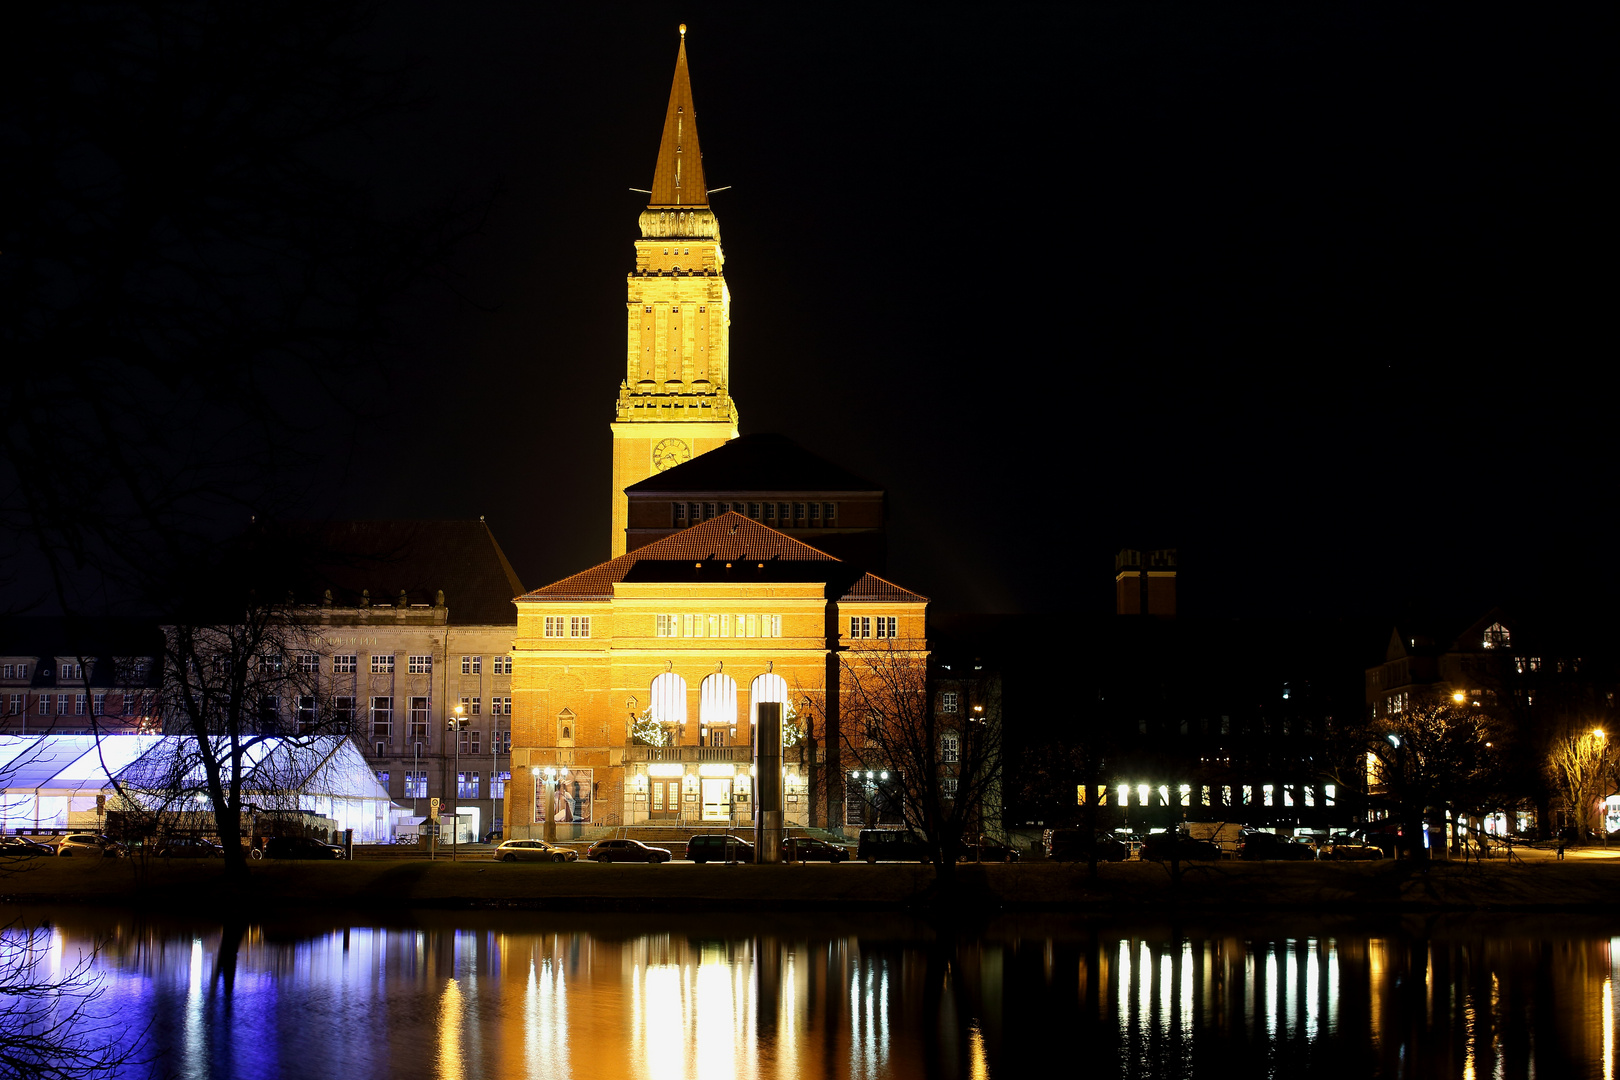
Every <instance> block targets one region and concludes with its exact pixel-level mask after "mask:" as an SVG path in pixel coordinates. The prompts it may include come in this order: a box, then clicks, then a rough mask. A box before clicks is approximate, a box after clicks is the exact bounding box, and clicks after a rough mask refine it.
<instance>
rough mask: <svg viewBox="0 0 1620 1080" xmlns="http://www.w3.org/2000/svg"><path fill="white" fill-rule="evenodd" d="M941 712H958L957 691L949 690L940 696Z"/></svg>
mask: <svg viewBox="0 0 1620 1080" xmlns="http://www.w3.org/2000/svg"><path fill="white" fill-rule="evenodd" d="M939 711H940V712H947V713H953V712H955V711H956V691H955V690H947V691H945V692H944V693H943V694H941V695H939Z"/></svg>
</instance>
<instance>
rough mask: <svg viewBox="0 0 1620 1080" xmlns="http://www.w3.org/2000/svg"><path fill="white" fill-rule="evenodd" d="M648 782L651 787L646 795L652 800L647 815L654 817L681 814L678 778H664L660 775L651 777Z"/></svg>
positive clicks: (671, 816) (669, 816)
mask: <svg viewBox="0 0 1620 1080" xmlns="http://www.w3.org/2000/svg"><path fill="white" fill-rule="evenodd" d="M648 783H649V784H650V785H651V787H652V791H651V792H649V793H648V797H649V798H651V800H652V809H651V810H649V811H648V815H649V816H650V817H655V818H673V817H679V816H680V814H681V781H680V778H679V777H677V778H675V779H673V780H666V779H663V778H661V777H653V778H651V779H650V780H649V781H648Z"/></svg>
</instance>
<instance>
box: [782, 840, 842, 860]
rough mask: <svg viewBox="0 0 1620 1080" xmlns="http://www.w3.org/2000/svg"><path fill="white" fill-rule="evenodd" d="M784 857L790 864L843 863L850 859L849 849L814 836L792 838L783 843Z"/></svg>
mask: <svg viewBox="0 0 1620 1080" xmlns="http://www.w3.org/2000/svg"><path fill="white" fill-rule="evenodd" d="M782 857H783V858H784V859H786V860H787V861H788V862H829V863H841V862H843V861H844V860H845V859H847V858H849V848H847V847H844V846H843V845H842V844H829V843H827V841H825V840H817V839H816V838H815V837H813V836H790V837H788V838H787V839H786V840H784V841H782Z"/></svg>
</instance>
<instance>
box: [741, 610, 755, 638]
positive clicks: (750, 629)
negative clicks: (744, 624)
mask: <svg viewBox="0 0 1620 1080" xmlns="http://www.w3.org/2000/svg"><path fill="white" fill-rule="evenodd" d="M738 618H742V616H740V615H739V616H738ZM748 636H749V637H759V616H757V615H750V616H748Z"/></svg>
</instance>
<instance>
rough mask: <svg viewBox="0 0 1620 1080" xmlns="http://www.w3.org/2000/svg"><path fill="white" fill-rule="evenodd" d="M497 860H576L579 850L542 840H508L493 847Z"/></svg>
mask: <svg viewBox="0 0 1620 1080" xmlns="http://www.w3.org/2000/svg"><path fill="white" fill-rule="evenodd" d="M495 860H496V861H497V862H578V861H579V852H577V851H575V850H574V849H573V848H567V847H562V846H561V845H559V844H548V843H546V842H545V841H544V840H508V841H507V842H506V843H504V844H502V845H501V846H500V847H498V848H496V849H495Z"/></svg>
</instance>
